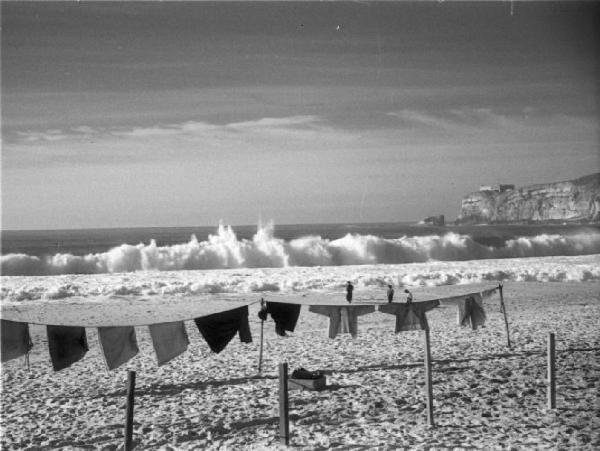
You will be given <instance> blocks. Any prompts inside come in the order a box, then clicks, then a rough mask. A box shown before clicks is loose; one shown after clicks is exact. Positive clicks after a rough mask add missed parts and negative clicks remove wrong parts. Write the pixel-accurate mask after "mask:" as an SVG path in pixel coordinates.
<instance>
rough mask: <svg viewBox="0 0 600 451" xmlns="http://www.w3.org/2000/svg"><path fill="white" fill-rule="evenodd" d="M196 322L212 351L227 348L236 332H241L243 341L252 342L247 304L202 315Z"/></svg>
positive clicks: (217, 351)
mask: <svg viewBox="0 0 600 451" xmlns="http://www.w3.org/2000/svg"><path fill="white" fill-rule="evenodd" d="M194 322H195V323H196V326H197V327H198V330H199V331H200V333H201V334H202V336H203V337H204V339H205V340H206V342H207V343H208V346H209V347H210V349H211V351H213V352H216V353H217V354H218V353H219V352H221V351H222V350H223V349H225V347H226V346H227V345H228V344H229V342H230V341H231V340H232V339H233V337H234V336H235V334H236V333H239V336H240V341H241V342H243V343H252V335H251V334H250V325H249V324H248V306H247V305H245V306H243V307H239V308H236V309H233V310H227V311H225V312H219V313H213V314H212V315H208V316H201V317H200V318H195V319H194Z"/></svg>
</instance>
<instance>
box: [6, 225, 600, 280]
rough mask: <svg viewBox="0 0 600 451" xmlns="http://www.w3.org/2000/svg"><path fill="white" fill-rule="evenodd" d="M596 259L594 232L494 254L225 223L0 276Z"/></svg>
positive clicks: (466, 242)
mask: <svg viewBox="0 0 600 451" xmlns="http://www.w3.org/2000/svg"><path fill="white" fill-rule="evenodd" d="M598 253H600V234H599V233H594V232H590V233H577V234H573V235H558V234H541V235H537V236H534V237H518V238H515V239H512V240H509V241H507V242H506V244H505V246H503V247H492V246H486V245H482V244H480V243H478V242H476V241H475V240H474V239H473V238H472V237H471V236H469V235H464V234H458V233H454V232H448V233H445V234H443V235H427V236H411V237H408V236H403V237H400V238H395V239H386V238H381V237H378V236H374V235H359V234H347V235H346V236H344V237H342V238H339V239H336V240H328V239H324V238H322V237H320V236H317V235H311V236H305V237H302V238H297V239H294V240H291V241H289V242H286V241H285V240H283V239H281V238H277V237H275V236H274V226H273V224H272V223H269V224H267V225H266V226H259V227H258V230H257V232H256V234H255V235H254V236H253V238H252V239H251V240H247V239H242V240H239V239H238V238H237V236H236V234H235V232H234V231H233V229H232V228H231V226H224V225H223V224H220V225H219V228H218V231H217V233H216V234H215V235H209V236H208V239H207V240H206V241H198V239H197V238H196V237H195V236H193V235H192V237H191V239H190V241H189V242H187V243H181V244H175V245H171V246H157V244H156V242H155V241H154V240H152V241H150V243H149V244H143V243H140V244H137V245H130V244H122V245H120V246H117V247H114V248H112V249H109V250H108V251H106V252H101V253H95V254H88V255H84V256H79V255H72V254H60V253H59V254H55V255H50V256H44V257H36V256H31V255H27V254H8V255H4V256H2V259H1V271H2V275H4V276H37V275H60V274H102V273H124V272H134V271H178V270H193V269H231V268H285V267H288V266H305V267H311V266H346V265H369V264H401V263H419V262H427V261H432V260H439V261H464V260H479V259H496V258H523V257H542V256H568V255H586V254H598Z"/></svg>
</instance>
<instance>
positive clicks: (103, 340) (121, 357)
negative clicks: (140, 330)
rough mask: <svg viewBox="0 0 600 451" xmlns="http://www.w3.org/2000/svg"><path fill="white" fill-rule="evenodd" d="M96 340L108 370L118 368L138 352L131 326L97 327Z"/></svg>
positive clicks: (133, 329)
mask: <svg viewBox="0 0 600 451" xmlns="http://www.w3.org/2000/svg"><path fill="white" fill-rule="evenodd" d="M98 341H99V342H100V347H101V348H102V353H103V354H104V361H105V362H106V366H107V368H108V369H109V370H113V369H115V368H118V367H119V366H121V365H123V364H124V363H125V362H127V361H128V360H129V359H131V358H133V357H134V356H136V355H137V353H138V352H139V349H138V345H137V339H136V337H135V328H134V327H133V326H124V327H99V328H98Z"/></svg>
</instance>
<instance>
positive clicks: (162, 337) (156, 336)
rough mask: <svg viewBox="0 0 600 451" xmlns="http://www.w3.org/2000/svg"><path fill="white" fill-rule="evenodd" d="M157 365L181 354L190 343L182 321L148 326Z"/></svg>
mask: <svg viewBox="0 0 600 451" xmlns="http://www.w3.org/2000/svg"><path fill="white" fill-rule="evenodd" d="M148 329H149V330H150V336H151V337H152V345H153V346H154V352H155V353H156V359H157V360H158V365H159V366H160V365H164V364H165V363H167V362H168V361H169V360H171V359H174V358H175V357H177V356H178V355H180V354H183V353H184V352H185V350H186V349H187V347H188V344H189V343H190V341H189V339H188V336H187V333H186V332H185V326H184V324H183V321H175V322H172V323H161V324H152V325H150V326H148Z"/></svg>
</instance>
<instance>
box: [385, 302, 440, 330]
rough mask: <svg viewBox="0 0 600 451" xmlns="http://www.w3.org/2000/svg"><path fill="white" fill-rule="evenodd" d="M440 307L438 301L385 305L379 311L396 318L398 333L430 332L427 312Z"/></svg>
mask: <svg viewBox="0 0 600 451" xmlns="http://www.w3.org/2000/svg"><path fill="white" fill-rule="evenodd" d="M438 305H440V303H439V301H438V300H433V301H424V302H411V303H410V304H385V305H380V306H379V311H380V312H382V313H388V314H390V315H395V316H396V329H395V331H396V333H398V332H402V331H408V330H421V329H422V330H428V329H429V324H428V323H427V315H425V312H428V311H429V310H431V309H433V308H435V307H437V306H438Z"/></svg>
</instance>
